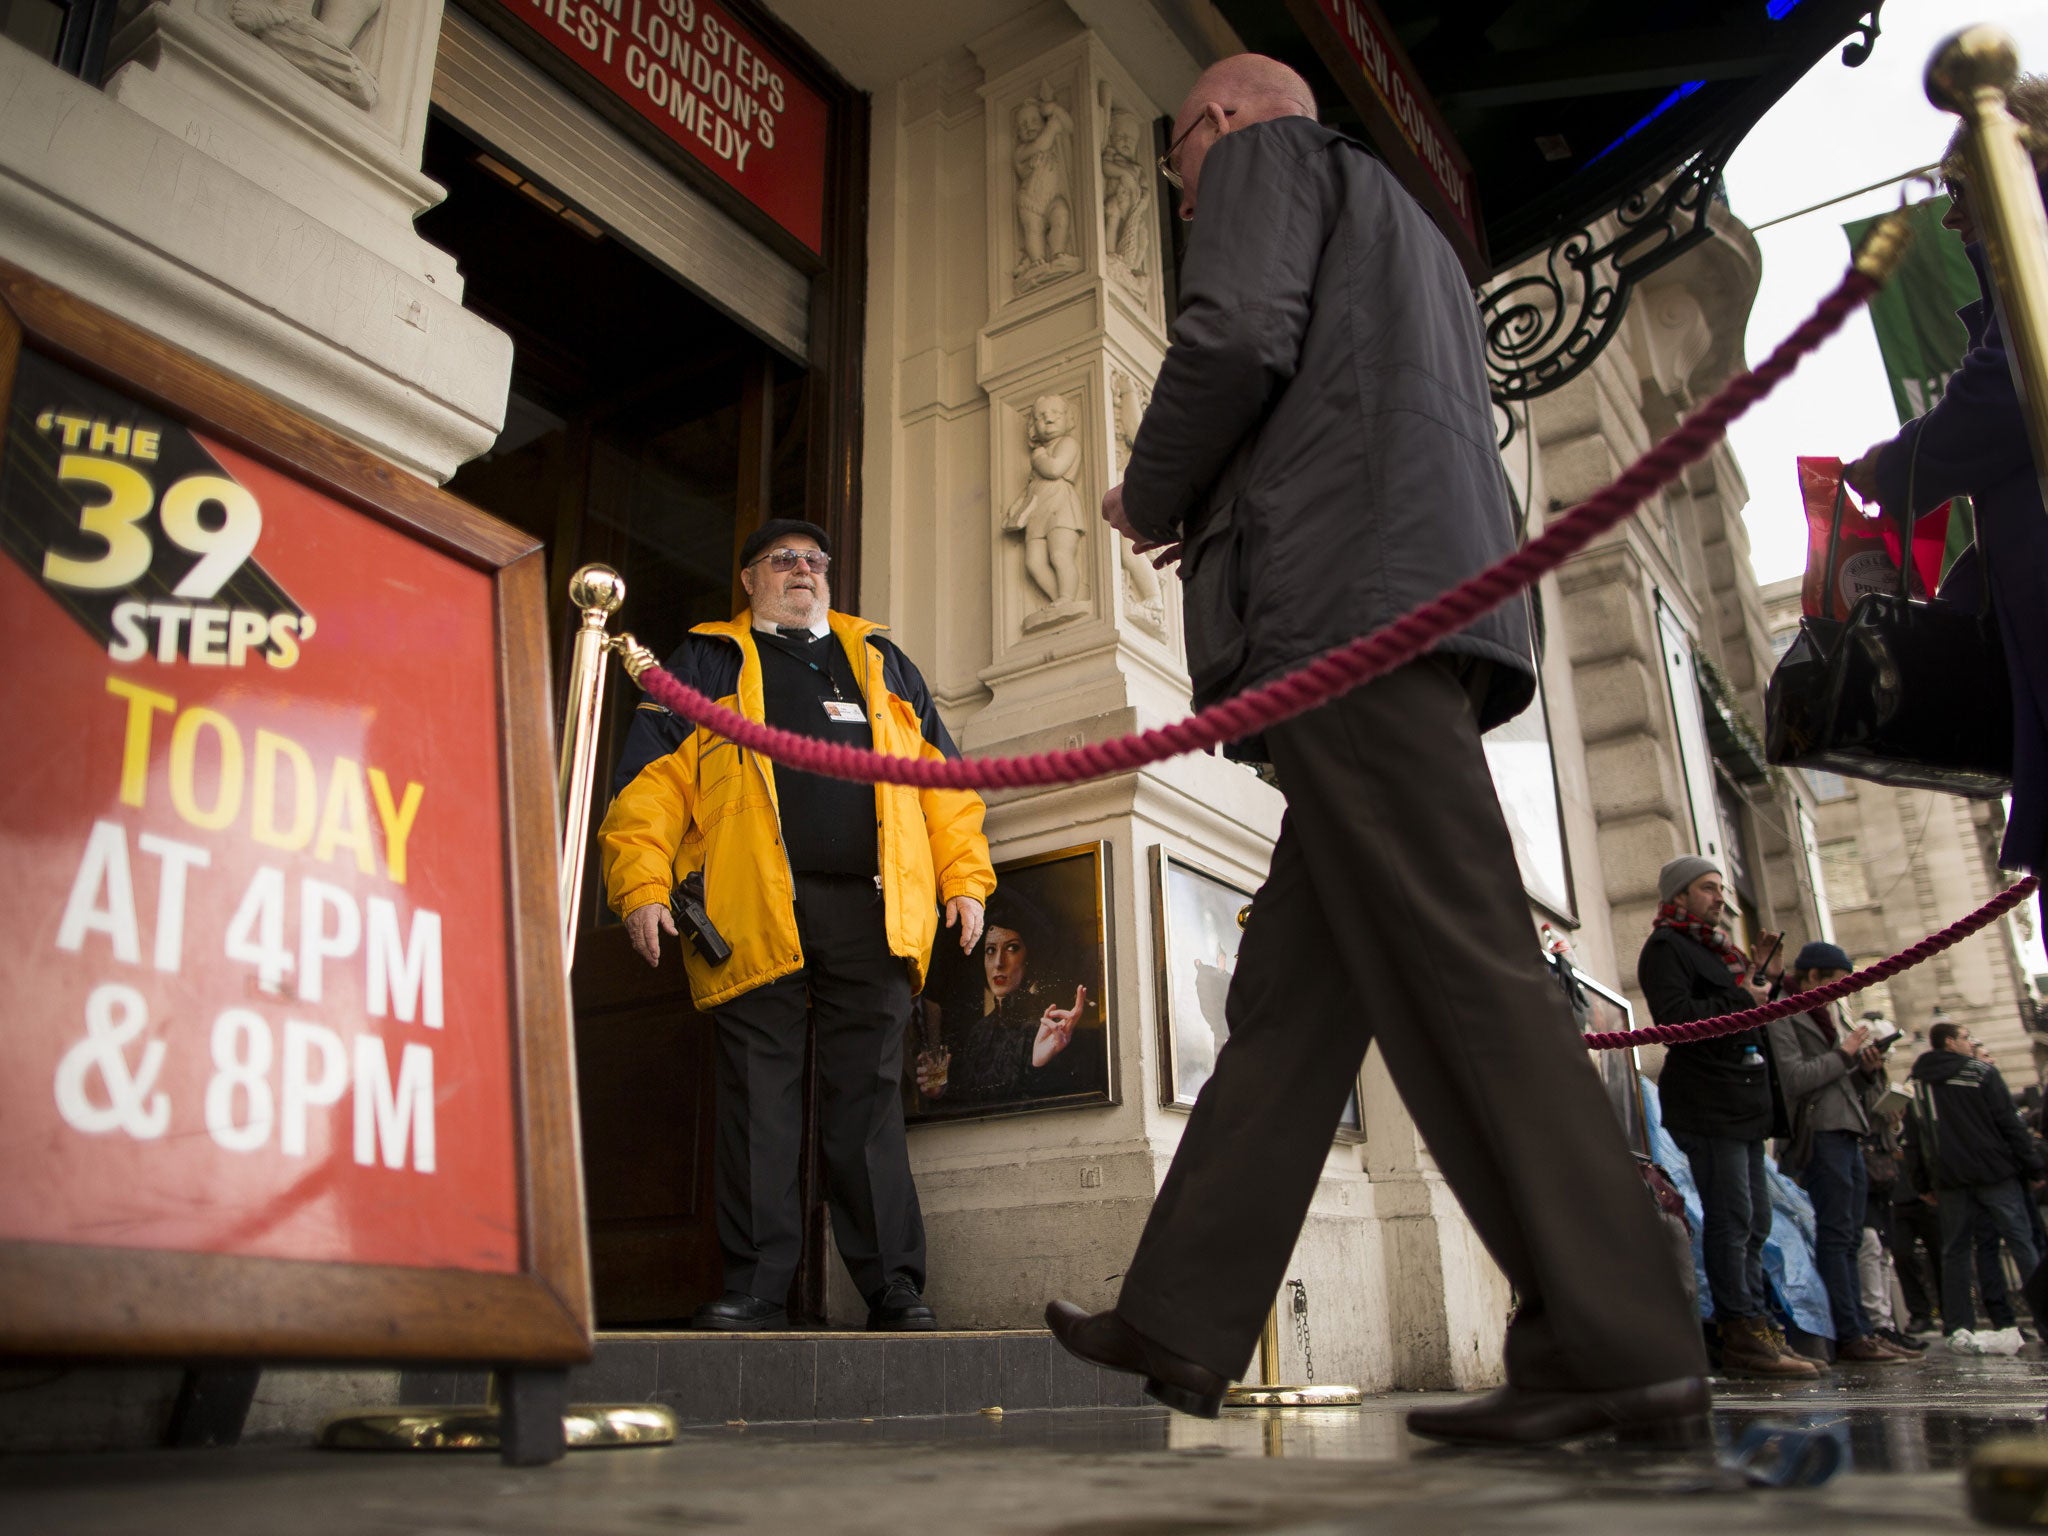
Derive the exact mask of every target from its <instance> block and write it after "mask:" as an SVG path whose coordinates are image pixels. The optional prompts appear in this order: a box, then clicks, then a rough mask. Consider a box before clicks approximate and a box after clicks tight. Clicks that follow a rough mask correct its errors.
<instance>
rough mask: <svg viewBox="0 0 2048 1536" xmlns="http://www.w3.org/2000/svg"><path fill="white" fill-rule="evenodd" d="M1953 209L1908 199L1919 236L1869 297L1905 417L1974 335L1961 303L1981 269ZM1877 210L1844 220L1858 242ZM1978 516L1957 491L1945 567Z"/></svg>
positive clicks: (1916, 412)
mask: <svg viewBox="0 0 2048 1536" xmlns="http://www.w3.org/2000/svg"><path fill="white" fill-rule="evenodd" d="M1947 212H1948V199H1947V198H1946V197H1930V198H1928V199H1927V200H1926V201H1924V202H1918V203H1913V204H1910V205H1909V206H1908V207H1907V209H1906V216H1907V218H1909V219H1911V220H1912V223H1913V243H1912V245H1911V246H1909V247H1908V248H1907V251H1906V259H1905V261H1904V262H1902V263H1901V264H1900V266H1899V270H1898V271H1897V272H1896V273H1895V274H1893V276H1892V280H1891V281H1890V282H1889V283H1887V284H1886V285H1885V286H1884V287H1883V288H1881V289H1879V290H1878V292H1877V296H1876V297H1875V298H1873V299H1872V300H1871V301H1870V323H1871V325H1872V326H1873V327H1874V328H1875V329H1876V331H1877V350H1878V353H1879V354H1880V355H1881V356H1882V357H1883V358H1884V371H1885V375H1886V377H1887V378H1888V379H1889V380H1890V382H1891V386H1892V404H1893V405H1894V406H1896V407H1897V408H1898V412H1899V420H1900V421H1901V422H1908V421H1911V420H1913V419H1914V418H1915V417H1917V416H1924V415H1925V414H1926V413H1927V412H1928V410H1929V409H1931V408H1932V407H1933V405H1934V403H1935V402H1936V401H1937V400H1939V399H1940V398H1941V395H1942V391H1943V390H1945V389H1946V388H1948V379H1949V375H1950V374H1952V373H1954V372H1955V371H1956V369H1958V368H1960V367H1961V366H1962V364H1963V349H1964V347H1965V346H1967V345H1968V343H1969V336H1968V333H1966V332H1965V331H1964V330H1963V322H1962V321H1960V320H1958V319H1957V318H1956V311H1957V310H1959V309H1961V308H1962V307H1963V306H1964V305H1965V304H1972V303H1975V302H1976V300H1977V299H1978V298H1979V297H1980V295H1979V293H1978V291H1977V274H1976V272H1975V271H1974V270H1973V269H1972V268H1971V266H1970V259H1969V258H1968V257H1967V256H1965V255H1964V254H1963V242H1962V241H1961V240H1958V239H1957V238H1956V236H1955V232H1954V231H1953V230H1948V229H1943V228H1942V227H1941V220H1942V215H1944V214H1945V213H1947ZM1875 223H1877V219H1876V218H1868V219H1855V220H1852V221H1851V222H1849V223H1847V224H1844V225H1843V226H1842V231H1843V233H1844V234H1846V235H1847V236H1848V237H1849V247H1850V249H1851V250H1854V249H1855V248H1856V247H1857V246H1859V245H1861V244H1862V243H1863V237H1864V236H1865V235H1867V234H1868V233H1869V232H1870V228H1871V226H1872V225H1873V224H1875ZM1974 521H1975V520H1974V518H1973V517H1972V516H1971V508H1970V504H1969V502H1968V500H1967V499H1966V498H1963V497H1960V496H1959V497H1957V498H1956V502H1955V506H1954V508H1953V510H1952V511H1951V512H1950V514H1949V525H1948V547H1947V550H1946V551H1945V553H1944V555H1943V557H1942V562H1941V564H1942V571H1943V573H1944V574H1946V572H1947V570H1948V567H1949V566H1950V565H1951V564H1953V563H1954V561H1955V558H1956V556H1957V555H1959V554H1961V553H1962V552H1963V551H1964V550H1965V549H1967V548H1969V546H1970V540H1971V538H1972V537H1973V536H1974V535H1973V528H1972V525H1973V523H1974Z"/></svg>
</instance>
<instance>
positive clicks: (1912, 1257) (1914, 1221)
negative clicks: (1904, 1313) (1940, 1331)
mask: <svg viewBox="0 0 2048 1536" xmlns="http://www.w3.org/2000/svg"><path fill="white" fill-rule="evenodd" d="M1892 1263H1893V1264H1894V1265H1896V1266H1897V1268H1898V1271H1899V1289H1900V1290H1902V1291H1904V1292H1905V1293H1906V1309H1907V1310H1908V1311H1909V1312H1911V1313H1912V1315H1913V1317H1914V1318H1919V1319H1921V1320H1923V1321H1925V1320H1930V1319H1932V1318H1933V1317H1934V1315H1935V1314H1936V1313H1938V1312H1939V1311H1940V1310H1941V1213H1940V1212H1939V1211H1938V1210H1936V1209H1935V1207H1934V1206H1932V1205H1929V1204H1928V1203H1926V1202H1925V1201H1923V1200H1918V1199H1915V1200H1903V1201H1900V1202H1899V1203H1898V1204H1896V1205H1894V1206H1893V1207H1892ZM1910 1320H1911V1319H1909V1321H1910Z"/></svg>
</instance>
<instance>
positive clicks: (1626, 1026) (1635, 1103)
mask: <svg viewBox="0 0 2048 1536" xmlns="http://www.w3.org/2000/svg"><path fill="white" fill-rule="evenodd" d="M1572 977H1573V979H1574V980H1575V981H1577V982H1578V984H1579V985H1580V986H1581V987H1583V988H1584V989H1585V992H1586V1002H1587V1009H1586V1024H1585V1029H1584V1031H1583V1033H1585V1034H1589V1035H1597V1034H1609V1033H1616V1034H1625V1033H1632V1032H1633V1031H1634V1029H1635V1027H1636V1022H1635V1009H1634V1007H1632V1006H1631V1005H1630V1003H1629V1000H1628V999H1627V998H1625V997H1623V996H1622V995H1621V994H1620V993H1619V992H1617V991H1615V990H1614V989H1613V988H1612V987H1609V986H1607V985H1605V984H1604V983H1602V982H1598V981H1595V980H1594V979H1593V978H1592V977H1591V976H1588V975H1587V974H1586V973H1585V972H1584V971H1581V970H1577V969H1574V970H1573V972H1572ZM1590 1054H1591V1055H1592V1056H1593V1058H1594V1060H1593V1070H1594V1071H1595V1072H1597V1073H1599V1075H1600V1084H1601V1086H1602V1087H1603V1088H1605V1089H1606V1090H1607V1100H1608V1103H1609V1104H1611V1105H1612V1106H1613V1108H1614V1115H1615V1118H1616V1119H1617V1120H1619V1121H1620V1122H1621V1130H1622V1134H1623V1135H1624V1136H1626V1137H1627V1138H1628V1144H1629V1146H1630V1148H1631V1149H1632V1150H1634V1151H1637V1152H1640V1153H1642V1154H1643V1155H1644V1156H1645V1157H1647V1156H1649V1155H1650V1117H1649V1111H1648V1109H1647V1108H1646V1107H1645V1105H1644V1103H1643V1077H1642V1063H1641V1061H1640V1060H1638V1058H1637V1053H1636V1047H1634V1046H1629V1047H1628V1048H1626V1049H1625V1050H1612V1051H1595V1052H1592V1053H1590Z"/></svg>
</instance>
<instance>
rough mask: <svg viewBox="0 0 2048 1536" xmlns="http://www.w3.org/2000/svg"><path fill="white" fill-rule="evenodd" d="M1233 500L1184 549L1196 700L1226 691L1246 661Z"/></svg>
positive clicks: (1184, 601) (1184, 598)
mask: <svg viewBox="0 0 2048 1536" xmlns="http://www.w3.org/2000/svg"><path fill="white" fill-rule="evenodd" d="M1237 512H1238V507H1237V503H1236V502H1235V501H1234V500H1233V501H1230V502H1226V503H1225V504H1224V505H1222V506H1219V507H1217V508H1215V509H1214V510H1213V511H1211V512H1210V513H1209V515H1208V516H1207V517H1206V518H1204V519H1203V520H1202V525H1201V527H1200V528H1198V529H1197V530H1196V531H1195V532H1194V534H1193V535H1192V536H1191V537H1190V538H1189V539H1188V541H1187V544H1186V547H1185V548H1183V549H1182V551H1181V561H1180V578H1181V612H1182V616H1183V618H1184V620H1185V622H1186V626H1187V646H1188V680H1189V682H1190V683H1191V684H1192V685H1193V692H1194V696H1195V701H1196V703H1198V704H1201V703H1205V702H1207V701H1208V700H1209V699H1211V698H1214V697H1217V696H1219V695H1220V694H1222V693H1224V692H1226V691H1227V685H1228V684H1229V682H1230V680H1231V679H1232V678H1233V677H1235V676H1236V675H1237V674H1238V672H1239V671H1240V670H1241V669H1242V668H1243V666H1244V660H1245V652H1246V651H1247V649H1248V648H1249V644H1250V641H1249V636H1248V635H1247V634H1246V631H1245V622H1244V619H1245V592H1246V588H1245V570H1244V538H1243V533H1242V530H1241V529H1240V528H1239V527H1238V519H1237Z"/></svg>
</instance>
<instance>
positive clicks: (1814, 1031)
mask: <svg viewBox="0 0 2048 1536" xmlns="http://www.w3.org/2000/svg"><path fill="white" fill-rule="evenodd" d="M1853 969H1855V967H1853V966H1852V965H1851V964H1850V963H1849V956H1848V955H1847V953H1845V952H1844V951H1843V950H1842V949H1841V948H1840V947H1839V946H1837V945H1834V944H1825V943H1820V942H1815V943H1812V944H1808V945H1807V946H1806V947H1805V948H1803V949H1801V950H1800V951H1799V956H1798V958H1797V959H1795V960H1794V961H1793V962H1792V990H1793V991H1794V992H1806V991H1810V990H1811V989H1812V988H1814V987H1821V986H1826V985H1827V984H1828V983H1829V982H1831V981H1840V980H1841V979H1842V978H1843V977H1844V976H1847V975H1848V974H1849V972H1850V971H1851V970H1853ZM1840 1007H1841V1005H1840V1004H1838V1003H1829V1004H1826V1005H1825V1006H1823V1007H1819V1008H1815V1009H1813V1010H1811V1011H1810V1012H1807V1013H1801V1014H1795V1015H1793V1016H1792V1017H1791V1018H1789V1019H1776V1020H1774V1021H1772V1022H1771V1023H1770V1024H1769V1025H1767V1026H1765V1027H1766V1029H1767V1030H1768V1031H1769V1035H1770V1040H1769V1045H1770V1050H1771V1057H1772V1062H1773V1064H1774V1065H1775V1066H1776V1067H1777V1072H1778V1089H1779V1092H1780V1093H1781V1094H1782V1095H1783V1097H1784V1101H1785V1111H1786V1116H1787V1118H1788V1120H1789V1121H1790V1124H1791V1128H1792V1139H1791V1141H1790V1142H1789V1143H1785V1144H1783V1145H1782V1146H1781V1148H1780V1150H1779V1153H1778V1167H1779V1169H1780V1170H1781V1171H1782V1172H1783V1173H1785V1174H1786V1175H1787V1176H1788V1177H1790V1178H1794V1179H1797V1180H1798V1181H1799V1184H1800V1187H1801V1188H1802V1189H1804V1190H1805V1191H1806V1193H1807V1194H1808V1195H1809V1196H1811V1197H1812V1199H1813V1226H1814V1265H1815V1267H1816V1268H1817V1269H1819V1271H1820V1279H1821V1284H1822V1285H1824V1286H1826V1287H1827V1293H1828V1310H1829V1311H1830V1312H1831V1313H1832V1314H1833V1316H1834V1323H1835V1358H1836V1359H1837V1360H1852V1361H1861V1362H1863V1363H1865V1364H1870V1365H1896V1364H1898V1363H1899V1362H1900V1361H1901V1360H1906V1359H1910V1358H1912V1356H1913V1351H1911V1350H1907V1349H1902V1348H1899V1347H1897V1346H1895V1345H1893V1344H1891V1343H1889V1342H1888V1341H1886V1340H1885V1339H1883V1338H1881V1337H1879V1335H1878V1333H1877V1330H1876V1329H1875V1328H1873V1327H1872V1326H1871V1323H1870V1319H1869V1318H1867V1317H1866V1316H1865V1315H1864V1312H1863V1299H1862V1287H1861V1286H1860V1285H1859V1284H1858V1281H1857V1274H1856V1250H1857V1248H1858V1247H1859V1246H1860V1245H1861V1243H1862V1241H1863V1211H1864V1202H1865V1201H1866V1200H1867V1199H1868V1198H1869V1184H1868V1181H1867V1178H1866V1174H1865V1169H1864V1166H1863V1138H1864V1137H1865V1136H1867V1135H1869V1134H1870V1108H1869V1107H1870V1105H1871V1104H1872V1103H1874V1102H1875V1101H1876V1098H1877V1096H1878V1095H1879V1094H1881V1093H1882V1092H1883V1091H1884V1070H1883V1066H1884V1060H1883V1058H1882V1057H1881V1056H1879V1055H1878V1053H1877V1052H1876V1051H1875V1050H1873V1049H1872V1048H1871V1046H1870V1027H1869V1026H1868V1025H1866V1024H1858V1025H1857V1026H1856V1027H1855V1028H1853V1029H1851V1028H1850V1027H1848V1024H1847V1022H1846V1021H1845V1020H1844V1019H1842V1018H1841V1016H1840Z"/></svg>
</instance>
